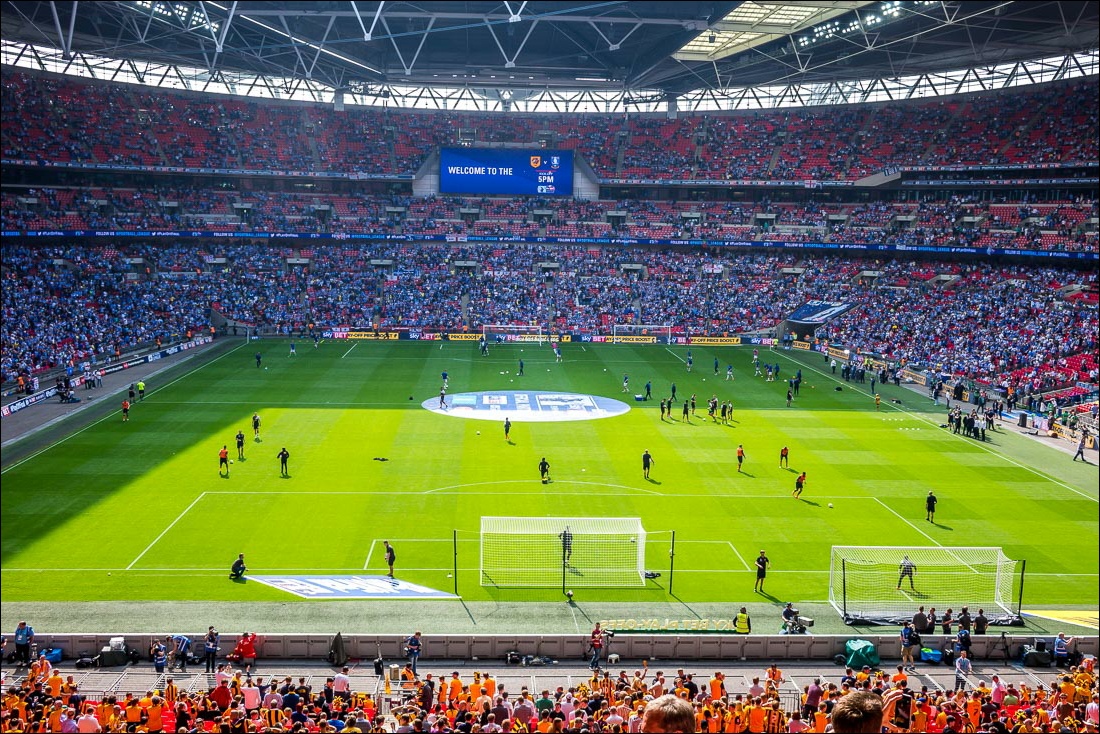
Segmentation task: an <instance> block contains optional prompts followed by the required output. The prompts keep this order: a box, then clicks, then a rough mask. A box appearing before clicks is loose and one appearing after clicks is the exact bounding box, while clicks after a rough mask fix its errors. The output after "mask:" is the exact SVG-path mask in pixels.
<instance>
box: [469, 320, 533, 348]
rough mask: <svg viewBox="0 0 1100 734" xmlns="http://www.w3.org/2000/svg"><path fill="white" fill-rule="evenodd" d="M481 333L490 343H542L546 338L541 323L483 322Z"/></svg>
mask: <svg viewBox="0 0 1100 734" xmlns="http://www.w3.org/2000/svg"><path fill="white" fill-rule="evenodd" d="M481 334H482V336H484V337H485V341H486V342H487V343H489V344H515V343H521V344H523V343H527V344H529V343H536V344H542V343H543V341H544V340H545V339H546V334H545V332H544V331H543V329H542V326H541V325H537V326H532V325H528V326H517V325H514V324H483V325H482V327H481Z"/></svg>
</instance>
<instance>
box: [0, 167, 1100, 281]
mask: <svg viewBox="0 0 1100 734" xmlns="http://www.w3.org/2000/svg"><path fill="white" fill-rule="evenodd" d="M664 183H666V184H667V183H668V182H667V181H666V182H664ZM0 237H4V238H9V237H10V238H38V237H50V238H54V237H56V238H68V239H74V238H85V237H86V238H104V239H112V240H116V239H123V238H127V239H131V238H150V239H152V238H161V239H186V238H198V239H235V240H266V241H271V240H312V241H328V240H339V241H344V240H365V241H372V242H409V243H423V242H472V243H478V242H484V243H492V242H516V243H537V244H542V243H548V244H559V245H571V244H591V245H657V246H662V247H683V246H690V247H725V248H744V249H757V250H759V249H768V248H770V249H779V250H823V251H830V252H840V251H849V252H898V253H900V252H925V253H930V254H937V255H974V256H979V257H985V256H1007V257H1022V258H1034V259H1040V260H1048V261H1049V260H1083V261H1089V262H1097V261H1100V253H1096V252H1085V251H1081V252H1078V251H1067V250H1026V249H998V248H994V247H984V248H983V247H940V246H936V245H887V244H866V243H861V242H786V241H781V240H703V239H699V240H666V239H638V238H633V237H526V236H508V235H504V236H498V235H441V234H417V233H415V232H409V233H407V234H390V233H366V232H357V233H343V232H337V233H331V232H222V231H207V230H114V229H112V230H91V229H87V230H85V229H49V230H11V229H5V230H3V231H0Z"/></svg>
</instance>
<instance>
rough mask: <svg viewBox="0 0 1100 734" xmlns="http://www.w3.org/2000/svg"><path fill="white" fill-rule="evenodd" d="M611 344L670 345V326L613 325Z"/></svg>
mask: <svg viewBox="0 0 1100 734" xmlns="http://www.w3.org/2000/svg"><path fill="white" fill-rule="evenodd" d="M611 342H612V343H613V344H630V343H634V344H671V343H672V325H671V324H614V325H612V327H611Z"/></svg>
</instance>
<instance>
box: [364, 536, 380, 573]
mask: <svg viewBox="0 0 1100 734" xmlns="http://www.w3.org/2000/svg"><path fill="white" fill-rule="evenodd" d="M377 544H378V539H377V538H375V539H372V540H371V542H370V549H369V550H368V551H367V560H366V561H364V563H363V570H364V571H366V570H367V569H368V568H370V557H371V556H372V555H374V546H375V545H377Z"/></svg>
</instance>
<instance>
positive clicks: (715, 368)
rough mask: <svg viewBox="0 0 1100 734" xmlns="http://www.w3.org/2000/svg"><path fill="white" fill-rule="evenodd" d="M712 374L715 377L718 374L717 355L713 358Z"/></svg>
mask: <svg viewBox="0 0 1100 734" xmlns="http://www.w3.org/2000/svg"><path fill="white" fill-rule="evenodd" d="M714 376H715V377H717V376H718V358H717V357H715V358H714Z"/></svg>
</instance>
